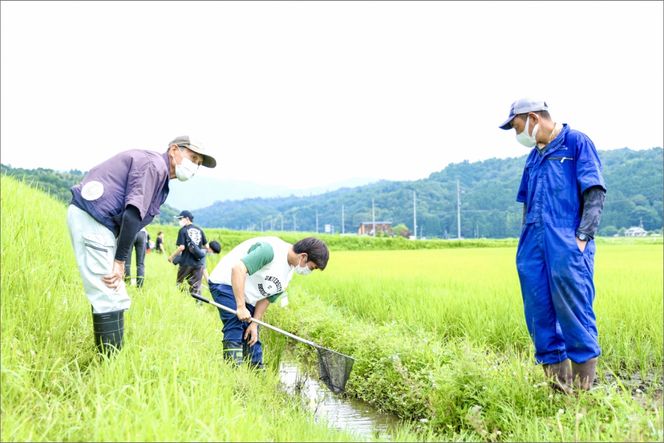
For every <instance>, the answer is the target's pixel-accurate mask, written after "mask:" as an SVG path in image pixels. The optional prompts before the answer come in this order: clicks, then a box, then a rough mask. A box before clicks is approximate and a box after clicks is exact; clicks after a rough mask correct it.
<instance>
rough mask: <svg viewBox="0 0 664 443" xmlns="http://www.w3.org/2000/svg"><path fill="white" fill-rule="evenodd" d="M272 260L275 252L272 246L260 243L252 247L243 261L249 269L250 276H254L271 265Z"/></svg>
mask: <svg viewBox="0 0 664 443" xmlns="http://www.w3.org/2000/svg"><path fill="white" fill-rule="evenodd" d="M272 259H274V250H273V249H272V246H271V245H270V244H269V243H262V242H258V243H254V244H253V245H251V247H250V248H249V251H248V252H247V255H245V256H244V257H243V258H242V259H241V260H242V263H244V265H245V266H246V267H247V272H248V273H249V275H252V274H254V273H255V272H257V271H258V270H260V269H261V268H262V267H263V266H265V265H267V264H268V263H270V262H271V261H272Z"/></svg>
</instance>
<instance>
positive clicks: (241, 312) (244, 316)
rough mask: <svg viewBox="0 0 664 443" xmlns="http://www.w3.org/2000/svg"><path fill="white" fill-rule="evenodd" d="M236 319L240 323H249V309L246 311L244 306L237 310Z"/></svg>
mask: <svg viewBox="0 0 664 443" xmlns="http://www.w3.org/2000/svg"><path fill="white" fill-rule="evenodd" d="M237 318H238V319H239V320H240V321H249V320H251V313H249V309H247V308H246V307H244V306H242V307H239V308H237Z"/></svg>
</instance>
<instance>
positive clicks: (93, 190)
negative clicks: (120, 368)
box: [67, 136, 216, 355]
mask: <svg viewBox="0 0 664 443" xmlns="http://www.w3.org/2000/svg"><path fill="white" fill-rule="evenodd" d="M200 165H203V166H205V167H208V168H214V167H215V166H216V161H215V159H214V158H213V157H212V156H210V155H208V154H207V152H206V151H205V149H204V148H203V147H202V145H201V144H200V143H196V142H193V141H191V140H190V139H189V137H186V136H185V137H178V138H176V139H175V140H173V141H172V142H171V143H170V144H169V146H168V150H167V151H166V152H164V153H163V154H159V153H157V152H153V151H146V150H137V149H135V150H129V151H124V152H121V153H119V154H117V155H115V156H113V157H111V158H110V159H108V160H106V161H104V162H102V163H100V164H99V165H97V166H95V167H94V168H92V169H91V170H90V171H89V172H88V173H87V174H86V175H85V177H83V180H82V181H81V182H80V183H79V184H77V185H75V186H73V187H72V188H71V193H72V199H71V203H70V205H69V208H68V211H67V224H68V226H69V234H70V237H71V242H72V246H73V248H74V253H75V255H76V262H77V264H78V269H79V272H80V274H81V278H82V279H83V288H84V290H85V293H86V295H87V297H88V299H89V300H90V303H91V304H92V318H93V327H94V334H95V343H96V344H97V347H98V349H99V350H100V352H103V353H105V354H107V355H108V354H110V353H111V352H112V351H113V350H114V349H120V348H121V347H122V338H123V335H124V311H125V310H127V309H129V306H130V304H131V301H130V299H129V296H128V294H127V290H126V288H125V283H124V279H123V277H124V272H125V260H126V258H127V255H128V253H129V250H130V247H131V245H132V242H133V241H134V237H135V236H136V233H137V232H138V231H139V230H140V229H141V228H143V227H144V226H146V225H148V224H149V223H150V222H151V221H152V219H153V218H154V217H155V216H157V215H158V214H159V207H160V206H161V205H162V204H163V203H164V201H165V200H166V196H167V195H168V181H169V179H170V180H172V179H174V178H177V179H179V180H181V181H186V180H188V179H190V178H191V177H192V176H193V175H194V174H195V173H196V171H197V169H198V167H199V166H200Z"/></svg>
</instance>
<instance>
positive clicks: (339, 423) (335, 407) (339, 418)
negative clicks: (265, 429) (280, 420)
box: [279, 357, 399, 439]
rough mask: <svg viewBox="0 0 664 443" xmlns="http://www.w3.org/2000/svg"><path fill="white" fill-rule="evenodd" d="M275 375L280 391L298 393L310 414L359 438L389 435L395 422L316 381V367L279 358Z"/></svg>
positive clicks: (385, 436)
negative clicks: (309, 367) (281, 387)
mask: <svg viewBox="0 0 664 443" xmlns="http://www.w3.org/2000/svg"><path fill="white" fill-rule="evenodd" d="M279 378H280V380H281V384H282V386H283V387H284V390H285V391H286V392H288V393H289V394H291V395H299V396H300V397H301V399H302V402H303V404H304V405H305V406H307V407H308V408H309V409H310V410H311V411H312V412H313V414H314V419H315V420H316V421H319V420H324V421H326V422H327V423H328V424H329V425H330V426H331V427H333V428H336V429H339V430H344V431H348V432H351V433H353V434H354V435H356V436H358V437H362V438H367V439H368V438H371V437H380V438H383V439H389V438H390V431H391V430H392V429H393V428H394V427H396V425H397V424H398V423H399V419H398V418H397V417H396V416H394V415H391V414H387V413H383V412H379V411H377V410H375V409H374V408H373V407H371V406H370V405H368V404H367V403H364V402H363V401H360V400H356V399H352V398H348V397H344V396H343V395H335V394H333V393H332V392H330V391H329V390H328V389H327V388H326V387H325V385H324V384H323V383H322V382H320V381H319V380H318V373H317V371H316V369H308V368H305V367H304V366H303V365H301V364H299V363H297V361H295V360H293V359H289V358H286V359H284V358H283V357H282V360H281V362H280V364H279Z"/></svg>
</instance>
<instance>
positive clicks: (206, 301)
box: [191, 294, 322, 349]
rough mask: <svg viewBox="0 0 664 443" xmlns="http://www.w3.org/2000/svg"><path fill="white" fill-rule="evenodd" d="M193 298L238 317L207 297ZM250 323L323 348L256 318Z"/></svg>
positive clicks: (196, 296) (198, 296) (233, 311)
mask: <svg viewBox="0 0 664 443" xmlns="http://www.w3.org/2000/svg"><path fill="white" fill-rule="evenodd" d="M191 296H192V297H194V298H195V299H196V300H200V301H202V302H204V303H208V304H210V305H212V306H215V307H217V308H219V309H221V310H222V311H226V312H229V313H231V314H233V315H237V311H236V310H235V309H231V308H228V307H226V306H224V305H220V304H219V303H217V302H215V301H213V300H208V299H207V298H205V297H201V296H200V295H197V294H192V295H191ZM250 322H253V323H256V324H259V325H261V326H265V327H266V328H268V329H272V330H273V331H274V332H278V333H279V334H283V335H285V336H286V337H290V338H292V339H293V340H297V341H299V342H301V343H304V344H307V345H309V346H313V347H314V348H317V349H320V348H322V346H321V345H319V344H316V343H314V342H312V341H310V340H307V339H305V338H302V337H298V336H297V335H295V334H291V333H290V332H288V331H284V330H283V329H279V328H277V327H276V326H272V325H271V324H268V323H265V322H263V321H260V320H257V319H255V318H251V320H250Z"/></svg>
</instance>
